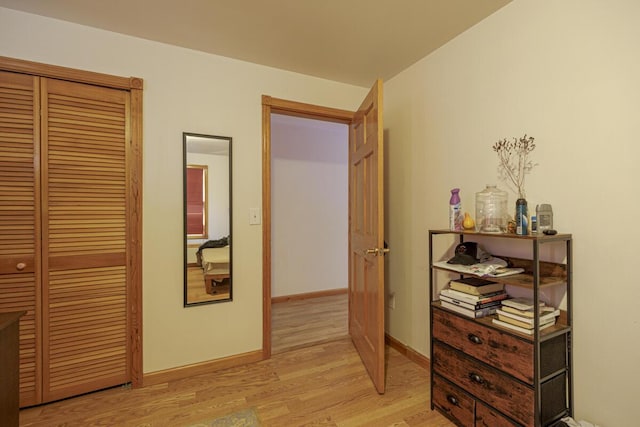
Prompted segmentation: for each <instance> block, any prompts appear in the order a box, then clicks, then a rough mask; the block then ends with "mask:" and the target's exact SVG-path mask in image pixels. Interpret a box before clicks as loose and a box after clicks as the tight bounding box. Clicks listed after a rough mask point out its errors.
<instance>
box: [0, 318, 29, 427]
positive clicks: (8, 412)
mask: <svg viewBox="0 0 640 427" xmlns="http://www.w3.org/2000/svg"><path fill="white" fill-rule="evenodd" d="M24 314H25V312H24V311H18V312H10V313H0V424H1V425H2V426H6V427H13V426H17V425H18V421H19V418H18V417H19V406H20V362H19V360H20V356H19V351H20V348H19V339H18V334H19V330H20V317H21V316H22V315H24Z"/></svg>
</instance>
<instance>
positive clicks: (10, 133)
mask: <svg viewBox="0 0 640 427" xmlns="http://www.w3.org/2000/svg"><path fill="white" fill-rule="evenodd" d="M38 103H39V96H38V77H33V76H29V75H24V74H17V73H10V72H0V312H7V311H16V310H25V311H26V312H27V313H26V315H25V316H23V317H22V318H21V319H20V405H21V406H27V405H34V404H36V403H39V401H40V393H41V377H40V369H41V365H40V363H39V360H40V350H41V347H40V334H41V327H40V322H41V320H40V288H39V286H38V284H39V275H40V267H39V266H40V261H39V253H40V225H39V224H40V216H39V210H40V194H39V192H40V184H39V175H38V174H39V168H38V164H39V145H38V136H39V135H38V134H39V117H40V115H39V104H38Z"/></svg>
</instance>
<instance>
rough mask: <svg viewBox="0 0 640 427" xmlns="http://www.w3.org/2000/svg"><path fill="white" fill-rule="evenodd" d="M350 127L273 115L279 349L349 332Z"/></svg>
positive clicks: (274, 320) (275, 346) (274, 339)
mask: <svg viewBox="0 0 640 427" xmlns="http://www.w3.org/2000/svg"><path fill="white" fill-rule="evenodd" d="M348 145H349V127H348V126H347V125H346V124H344V123H335V122H329V121H324V120H316V119H310V118H305V117H295V116H289V115H283V114H271V167H272V169H271V230H272V241H271V253H272V263H271V297H272V317H271V327H272V330H271V333H272V335H271V344H272V353H273V354H277V353H281V352H283V351H288V350H293V349H296V348H300V347H305V346H308V345H311V344H317V343H320V342H327V341H330V340H332V339H337V338H343V337H347V336H348V328H347V326H348V316H347V315H348V310H347V304H348V296H347V291H348V277H349V273H348V255H349V254H348V249H349V238H348V230H349V221H348V214H349V205H348V202H349V191H348V187H349V178H348V174H349V151H348Z"/></svg>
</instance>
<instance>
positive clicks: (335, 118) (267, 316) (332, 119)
mask: <svg viewBox="0 0 640 427" xmlns="http://www.w3.org/2000/svg"><path fill="white" fill-rule="evenodd" d="M262 105H263V165H262V166H263V176H264V179H263V197H262V199H263V206H262V212H263V248H262V250H263V287H264V289H263V294H264V299H263V357H265V358H268V357H270V356H271V352H272V335H271V334H272V327H271V326H272V325H271V321H272V314H273V313H272V306H271V304H272V298H273V297H278V293H281V294H282V293H291V292H293V293H298V292H297V291H296V290H295V289H296V288H292V287H291V286H292V285H291V284H286V286H285V288H283V289H276V290H275V293H274V288H273V286H274V285H273V283H272V278H273V273H274V269H277V268H281V266H279V265H275V264H274V260H275V259H276V258H272V255H275V254H273V253H272V250H273V248H272V241H273V240H272V236H273V231H274V226H277V225H278V224H276V223H274V222H273V220H272V209H273V207H274V203H273V197H274V189H273V185H274V184H275V183H276V180H275V179H274V178H273V171H272V165H273V159H274V154H275V156H276V158H277V156H278V152H274V148H276V149H278V147H277V146H275V144H273V142H272V138H271V133H272V131H273V129H272V118H273V117H274V115H275V117H277V120H278V121H280V122H283V123H289V124H290V123H294V122H292V121H291V120H294V119H295V118H302V119H307V120H308V119H311V122H313V123H315V124H317V125H322V124H323V123H326V122H329V123H333V124H342V125H343V126H347V127H348V124H349V123H350V122H351V119H352V117H353V113H352V112H350V111H344V110H338V109H331V108H325V107H318V106H314V105H309V104H302V103H297V102H291V101H285V100H279V99H275V98H271V97H268V96H263V102H262ZM347 144H348V133H347V134H346V139H345V146H346V145H347ZM287 152H288V153H289V154H290V155H293V156H295V153H296V152H294V153H293V154H292V150H288V151H287ZM297 154H298V155H301V154H302V153H301V152H299V151H298V152H297ZM320 154H322V155H326V153H322V152H318V153H317V155H320ZM304 155H305V156H307V157H308V155H309V153H305V154H304ZM345 156H348V154H347V152H346V150H345ZM311 158H313V156H312V157H311ZM272 180H273V181H272ZM344 185H345V187H347V186H348V181H345V182H344ZM346 209H347V208H346V207H345V216H346V215H347V212H346ZM306 212H307V213H309V212H310V211H306ZM289 213H290V214H291V212H289ZM314 215H315V213H314ZM301 222H303V223H304V221H303V220H301ZM310 228H312V227H310ZM345 233H346V230H345ZM285 246H286V245H285ZM285 250H286V249H285ZM293 250H294V249H293ZM308 255H309V256H308V258H309V259H313V258H314V254H308ZM345 258H346V252H345ZM347 277H348V275H345V278H344V280H346V279H347ZM294 281H295V279H294ZM345 285H346V283H345ZM314 286H315V289H313V288H312V289H311V290H310V291H311V292H318V293H319V294H322V292H328V293H329V294H330V293H332V291H334V290H335V286H333V285H329V288H327V287H326V286H325V288H324V289H322V288H321V286H320V285H319V284H318V283H317V282H316V284H315V285H314ZM336 286H340V285H336ZM292 289H293V291H292Z"/></svg>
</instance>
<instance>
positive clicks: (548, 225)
mask: <svg viewBox="0 0 640 427" xmlns="http://www.w3.org/2000/svg"><path fill="white" fill-rule="evenodd" d="M536 216H537V217H538V229H539V230H540V232H543V231H545V230H551V229H552V228H553V209H551V205H549V204H546V203H545V204H541V205H537V206H536Z"/></svg>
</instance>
